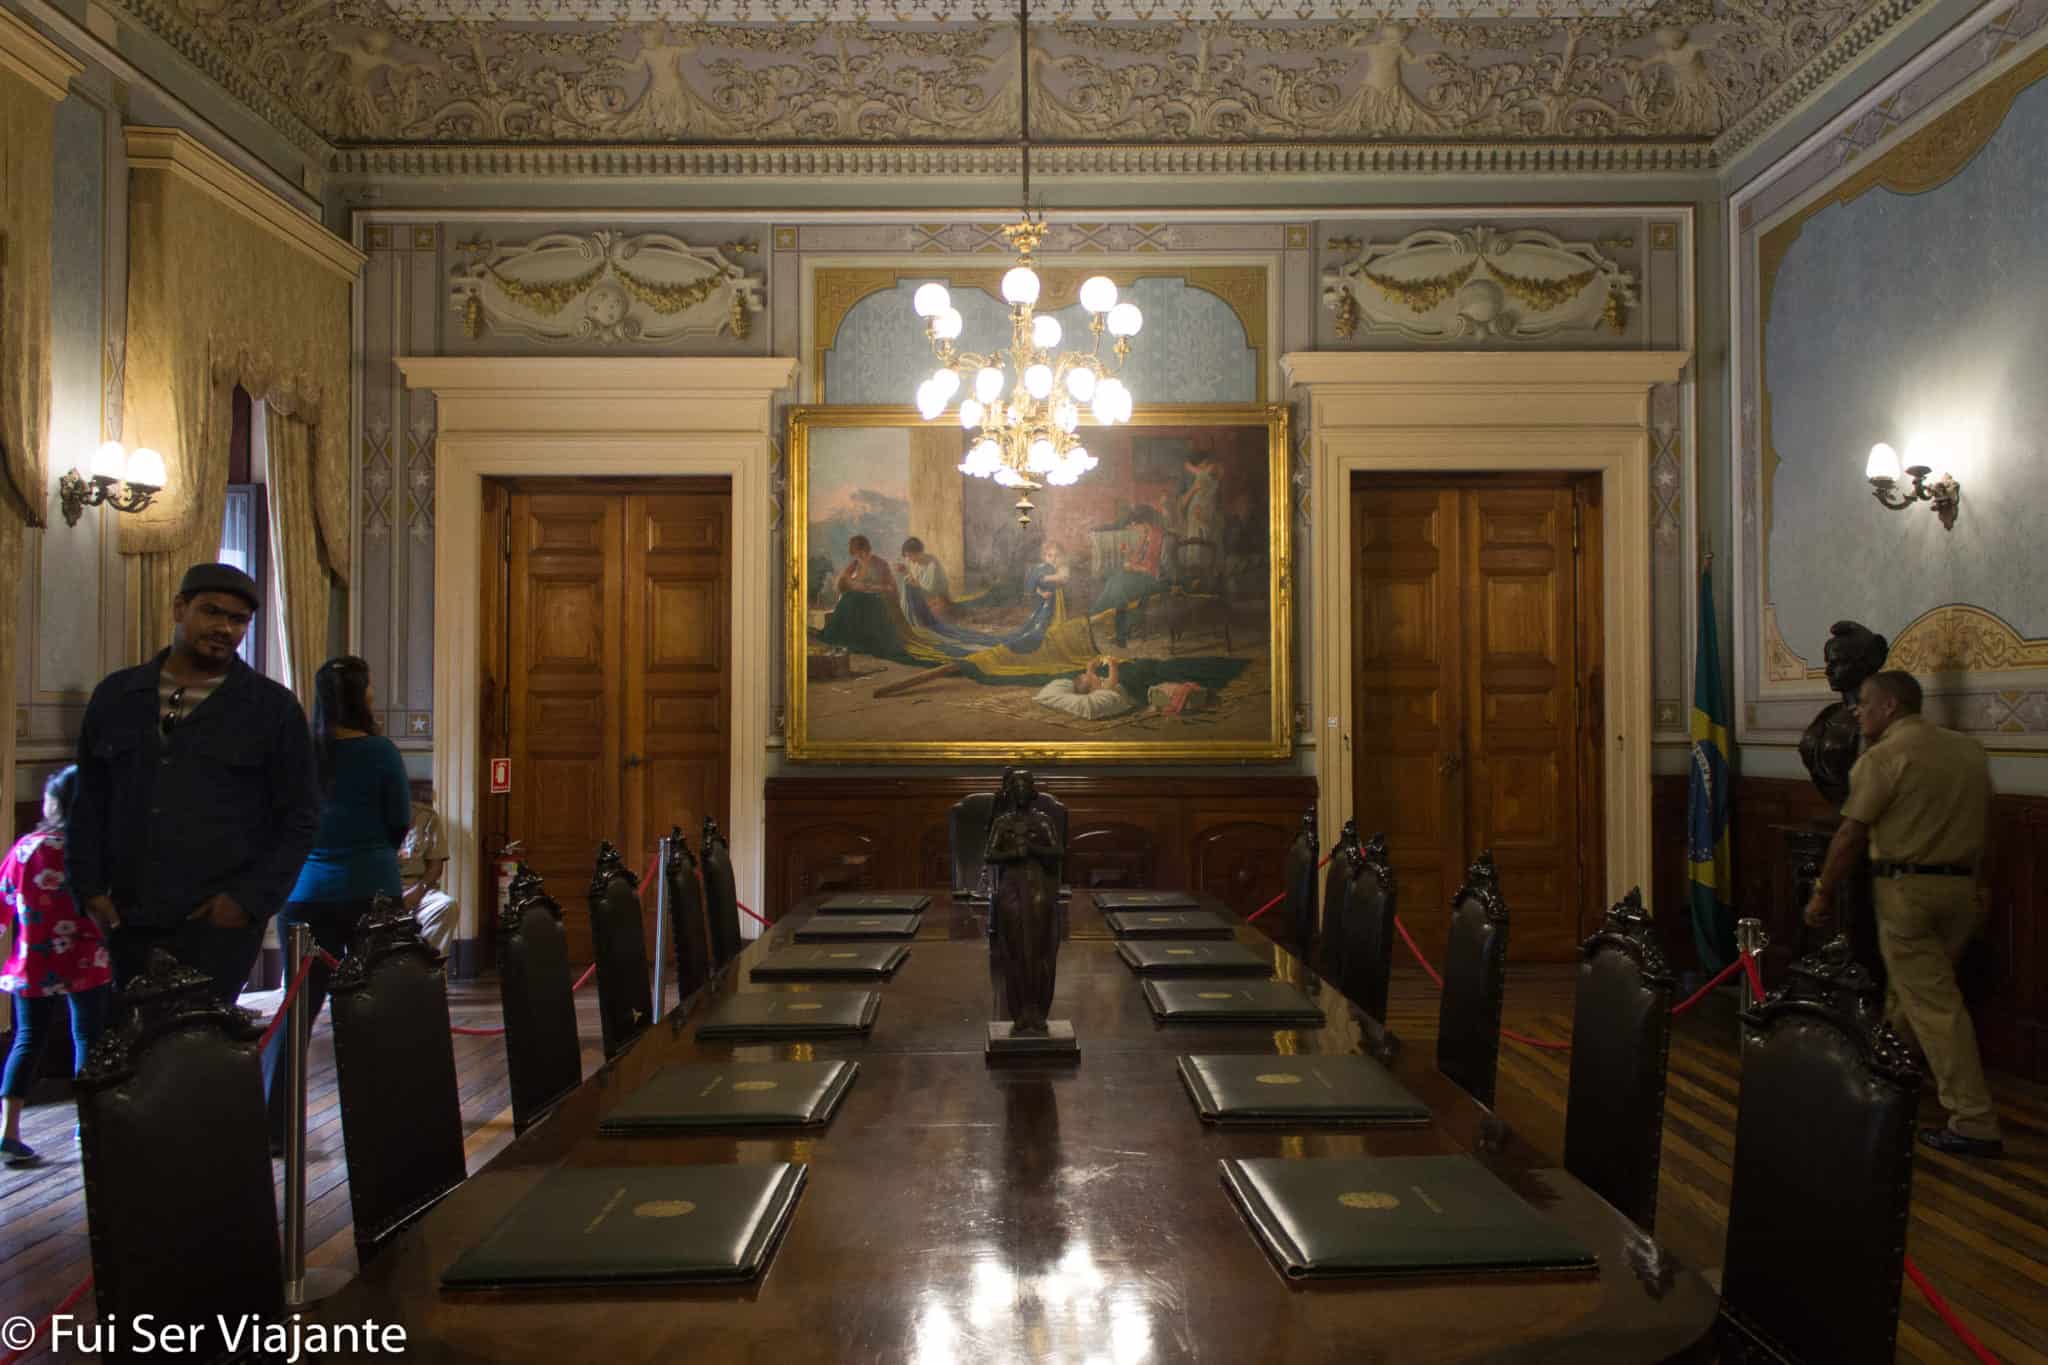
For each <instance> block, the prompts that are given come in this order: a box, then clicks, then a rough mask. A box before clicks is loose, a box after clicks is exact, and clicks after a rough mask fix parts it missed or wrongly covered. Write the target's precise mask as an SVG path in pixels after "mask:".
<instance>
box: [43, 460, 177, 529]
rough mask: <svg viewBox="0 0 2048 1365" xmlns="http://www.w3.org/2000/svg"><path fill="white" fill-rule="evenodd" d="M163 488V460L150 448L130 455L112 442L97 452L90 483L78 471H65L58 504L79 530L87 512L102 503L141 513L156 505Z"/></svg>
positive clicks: (58, 486)
mask: <svg viewBox="0 0 2048 1365" xmlns="http://www.w3.org/2000/svg"><path fill="white" fill-rule="evenodd" d="M163 487H164V457H163V456H161V455H159V454H157V453H156V452H155V451H154V450H150V449H148V448H147V447H145V448H144V449H141V450H138V451H136V452H135V453H134V454H133V455H130V454H129V453H128V450H127V448H126V447H125V446H123V445H122V444H121V443H120V442H119V441H108V442H106V443H105V444H104V445H102V446H101V447H100V448H99V449H98V450H96V451H94V452H93V456H92V477H91V478H90V479H88V478H86V477H85V476H84V475H82V474H80V473H79V472H78V471H77V470H76V469H67V470H65V471H64V477H63V478H61V479H59V480H57V501H58V503H59V504H60V505H61V506H62V507H63V509H64V524H65V525H66V526H76V525H78V518H79V517H80V516H82V515H83V514H84V512H85V509H86V508H88V507H97V506H99V505H100V504H101V503H105V504H106V505H107V506H109V507H111V508H113V509H114V510H115V511H116V512H140V511H141V510H142V509H143V508H145V507H147V506H149V505H150V504H151V503H152V502H155V501H156V495H157V494H158V493H161V492H162V491H163ZM117 489H118V491H116V490H117Z"/></svg>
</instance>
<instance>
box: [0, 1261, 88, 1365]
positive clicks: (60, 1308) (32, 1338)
mask: <svg viewBox="0 0 2048 1365" xmlns="http://www.w3.org/2000/svg"><path fill="white" fill-rule="evenodd" d="M91 1288H92V1276H90V1275H87V1276H86V1277H85V1278H84V1279H82V1280H80V1281H79V1282H78V1283H77V1284H76V1285H75V1286H73V1287H72V1290H71V1292H70V1293H69V1294H66V1295H65V1296H64V1301H63V1302H62V1303H59V1304H58V1305H57V1306H56V1307H55V1308H52V1309H51V1310H50V1312H49V1315H48V1316H46V1317H45V1318H44V1319H43V1320H42V1321H41V1322H39V1323H37V1324H36V1325H35V1329H34V1330H33V1331H31V1332H30V1333H29V1337H28V1344H27V1345H26V1346H18V1347H16V1348H15V1349H14V1350H11V1351H9V1352H8V1353H7V1354H6V1355H0V1365H14V1362H15V1361H17V1360H26V1359H27V1358H28V1357H29V1355H30V1353H32V1352H34V1351H37V1350H40V1349H42V1345H41V1343H42V1342H43V1339H44V1338H46V1337H48V1336H49V1335H50V1324H51V1323H53V1322H55V1321H56V1320H57V1319H58V1318H60V1317H62V1316H63V1315H64V1314H66V1313H69V1312H70V1311H71V1310H72V1309H74V1308H76V1307H78V1304H79V1301H80V1300H81V1299H83V1298H84V1297H85V1296H86V1293H87V1291H88V1290H90V1289H91Z"/></svg>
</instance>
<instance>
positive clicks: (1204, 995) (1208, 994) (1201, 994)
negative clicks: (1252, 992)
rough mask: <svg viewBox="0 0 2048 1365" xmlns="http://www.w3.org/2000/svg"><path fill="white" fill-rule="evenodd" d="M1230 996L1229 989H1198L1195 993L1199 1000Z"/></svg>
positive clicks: (1224, 998)
mask: <svg viewBox="0 0 2048 1365" xmlns="http://www.w3.org/2000/svg"><path fill="white" fill-rule="evenodd" d="M1229 998H1230V992H1229V991H1197V992H1196V993H1195V999H1197V1000H1228V999H1229Z"/></svg>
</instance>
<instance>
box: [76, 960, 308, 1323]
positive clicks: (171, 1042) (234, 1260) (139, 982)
mask: <svg viewBox="0 0 2048 1365" xmlns="http://www.w3.org/2000/svg"><path fill="white" fill-rule="evenodd" d="M122 994H123V1003H124V1005H125V1006H126V1007H127V1009H126V1011H125V1013H126V1018H125V1019H124V1020H123V1022H122V1023H121V1024H120V1026H119V1027H117V1028H115V1029H114V1030H112V1031H111V1032H109V1033H107V1034H106V1035H104V1036H103V1037H102V1038H101V1039H100V1041H99V1043H98V1044H97V1045H96V1046H95V1047H94V1048H93V1051H92V1054H91V1056H90V1057H88V1058H87V1060H86V1064H85V1066H84V1068H83V1069H82V1070H81V1071H80V1072H79V1075H78V1078H77V1083H76V1084H77V1093H78V1123H79V1149H80V1155H81V1157H82V1159H83V1163H84V1167H85V1172H84V1174H85V1213H86V1228H87V1231H88V1233H89V1236H90V1241H91V1245H92V1273H93V1289H94V1293H95V1294H96V1295H97V1303H98V1308H97V1313H98V1316H99V1318H101V1319H109V1318H111V1320H113V1321H115V1322H117V1323H120V1324H122V1325H123V1326H126V1325H128V1324H131V1323H133V1322H135V1321H136V1318H137V1316H138V1315H139V1314H143V1313H149V1314H153V1315H154V1316H155V1319H156V1321H158V1322H159V1323H162V1322H179V1323H202V1322H203V1323H208V1324H211V1323H212V1322H213V1320H214V1315H215V1314H225V1315H226V1316H227V1317H228V1318H229V1319H230V1320H233V1319H234V1318H236V1317H238V1316H240V1315H242V1314H254V1315H256V1316H257V1317H258V1318H259V1319H269V1320H274V1319H277V1318H279V1317H280V1316H281V1315H282V1313H283V1311H284V1258H283V1255H282V1253H281V1252H280V1251H279V1249H278V1239H277V1202H276V1198H275V1196H274V1194H273V1186H272V1176H271V1169H270V1141H269V1125H268V1123H267V1122H266V1121H265V1118H264V1112H263V1072H262V1065H261V1062H260V1061H259V1059H258V1056H257V1048H256V1040H257V1039H258V1037H260V1036H261V1033H262V1030H261V1029H259V1028H258V1027H257V1026H256V1024H255V1023H254V1021H252V1020H251V1019H250V1018H249V1016H248V1015H246V1014H243V1013H242V1012H241V1011H239V1010H235V1009H231V1008H229V1007H227V1006H225V1005H223V1004H221V1003H220V1000H219V998H218V997H217V996H215V995H214V992H213V987H212V984H211V983H210V982H209V981H208V979H207V978H206V977H205V976H203V975H201V974H200V973H198V972H195V971H193V970H192V969H191V968H189V967H184V966H180V965H179V964H178V963H177V962H175V961H174V960H172V958H171V956H170V954H168V953H165V952H162V951H157V952H154V953H152V954H151V955H150V960H149V965H148V968H147V970H146V971H145V972H144V974H143V975H142V976H141V977H140V978H138V979H136V980H135V981H132V982H130V983H129V985H128V988H127V990H126V991H124V992H123V993H122ZM211 1336H212V1334H211V1333H209V1337H211ZM128 1339H129V1340H133V1338H132V1336H131V1337H129V1338H128ZM220 1345H221V1343H220V1342H219V1341H218V1339H217V1338H215V1339H213V1340H212V1346H213V1347H214V1348H215V1349H218V1348H219V1347H220Z"/></svg>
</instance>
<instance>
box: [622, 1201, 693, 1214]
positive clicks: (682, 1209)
mask: <svg viewBox="0 0 2048 1365" xmlns="http://www.w3.org/2000/svg"><path fill="white" fill-rule="evenodd" d="M696 1211H697V1206H696V1205H695V1204H692V1203H691V1202H690V1201H689V1200H687V1199H650V1200H648V1201H647V1202H646V1203H644V1204H635V1205H634V1206H633V1216H634V1217H635V1218H681V1217H682V1216H683V1215H684V1214H686V1213H695V1212H696Z"/></svg>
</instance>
